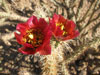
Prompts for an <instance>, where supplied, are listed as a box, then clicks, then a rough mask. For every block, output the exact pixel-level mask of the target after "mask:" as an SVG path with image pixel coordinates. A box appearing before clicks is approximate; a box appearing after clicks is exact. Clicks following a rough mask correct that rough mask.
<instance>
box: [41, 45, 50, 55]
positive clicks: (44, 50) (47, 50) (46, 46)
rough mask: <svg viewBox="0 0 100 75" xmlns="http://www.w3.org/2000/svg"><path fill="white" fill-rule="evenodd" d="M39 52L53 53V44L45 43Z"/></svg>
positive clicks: (42, 53) (44, 53)
mask: <svg viewBox="0 0 100 75" xmlns="http://www.w3.org/2000/svg"><path fill="white" fill-rule="evenodd" d="M39 53H40V54H41V55H48V54H51V46H50V44H47V45H45V46H44V48H43V50H40V51H39Z"/></svg>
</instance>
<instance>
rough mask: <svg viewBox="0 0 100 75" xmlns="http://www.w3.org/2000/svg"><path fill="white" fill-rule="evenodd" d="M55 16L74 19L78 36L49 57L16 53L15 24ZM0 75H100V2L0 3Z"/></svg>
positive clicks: (17, 0) (6, 0) (31, 0)
mask: <svg viewBox="0 0 100 75" xmlns="http://www.w3.org/2000/svg"><path fill="white" fill-rule="evenodd" d="M54 13H57V14H61V15H62V16H64V17H65V18H67V19H70V20H73V21H74V22H75V23H76V29H77V30H79V32H80V35H79V36H78V37H77V38H75V39H72V40H69V41H65V42H63V44H61V45H58V47H57V48H52V52H53V51H54V50H56V51H57V52H54V53H52V54H51V55H49V56H40V55H38V54H35V55H24V54H21V53H19V52H18V51H17V49H18V48H20V47H21V46H20V45H19V44H18V43H17V42H16V39H15V36H14V34H13V33H14V32H15V30H16V25H17V24H18V23H23V22H26V21H27V19H28V18H29V17H30V16H32V15H35V16H37V17H38V18H40V17H42V18H45V20H47V21H48V17H52V16H53V14H54ZM47 58H48V59H47ZM50 58H53V59H50ZM0 75H100V0H0Z"/></svg>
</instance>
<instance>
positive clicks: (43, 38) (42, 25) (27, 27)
mask: <svg viewBox="0 0 100 75" xmlns="http://www.w3.org/2000/svg"><path fill="white" fill-rule="evenodd" d="M16 29H17V30H18V31H19V32H20V34H18V33H16V32H15V37H16V39H17V42H18V43H19V44H21V45H23V47H21V48H19V49H18V51H19V52H21V53H23V54H35V53H36V52H39V53H40V54H41V55H48V54H50V53H51V46H50V39H51V36H52V33H51V30H50V27H49V25H48V24H47V22H46V21H45V20H44V19H43V18H40V19H39V20H37V18H36V17H35V16H32V17H30V18H29V20H28V21H27V22H26V23H19V24H18V25H17V27H16Z"/></svg>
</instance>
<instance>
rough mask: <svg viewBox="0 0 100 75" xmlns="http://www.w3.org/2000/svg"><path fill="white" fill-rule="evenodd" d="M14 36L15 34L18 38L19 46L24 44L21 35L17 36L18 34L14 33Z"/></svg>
mask: <svg viewBox="0 0 100 75" xmlns="http://www.w3.org/2000/svg"><path fill="white" fill-rule="evenodd" d="M14 34H15V37H16V40H17V42H18V43H19V44H22V36H21V35H19V34H17V33H16V32H14Z"/></svg>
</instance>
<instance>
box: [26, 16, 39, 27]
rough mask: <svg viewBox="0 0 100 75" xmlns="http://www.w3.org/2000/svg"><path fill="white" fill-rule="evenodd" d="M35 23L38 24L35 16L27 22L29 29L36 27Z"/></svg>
mask: <svg viewBox="0 0 100 75" xmlns="http://www.w3.org/2000/svg"><path fill="white" fill-rule="evenodd" d="M37 23H38V20H37V17H35V16H32V17H30V18H29V19H28V21H27V24H28V26H29V28H33V27H35V26H36V25H37Z"/></svg>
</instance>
